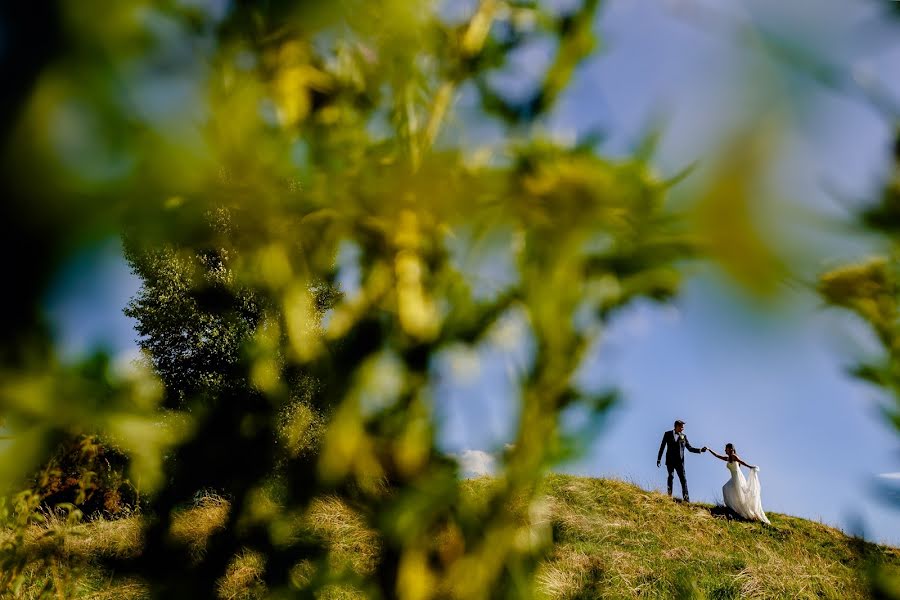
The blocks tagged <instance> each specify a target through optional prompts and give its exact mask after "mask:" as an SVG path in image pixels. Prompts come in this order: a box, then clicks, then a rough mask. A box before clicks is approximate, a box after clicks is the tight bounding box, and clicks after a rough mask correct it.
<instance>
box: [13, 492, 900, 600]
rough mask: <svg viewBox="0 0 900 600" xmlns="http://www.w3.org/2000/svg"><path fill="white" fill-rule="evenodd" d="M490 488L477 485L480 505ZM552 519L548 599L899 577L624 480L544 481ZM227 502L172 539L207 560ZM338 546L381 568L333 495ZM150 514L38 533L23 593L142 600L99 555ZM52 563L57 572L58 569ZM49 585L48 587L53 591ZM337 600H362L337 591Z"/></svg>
mask: <svg viewBox="0 0 900 600" xmlns="http://www.w3.org/2000/svg"><path fill="white" fill-rule="evenodd" d="M491 485H492V480H491V479H489V478H482V479H477V480H472V481H469V482H467V487H468V492H469V494H470V495H471V499H472V500H474V501H476V502H477V501H478V498H479V497H481V496H484V492H485V491H486V490H487V489H488V488H489V486H491ZM546 494H547V503H546V513H545V517H544V518H545V519H547V521H548V523H549V526H550V528H551V530H552V534H553V539H554V542H555V544H554V547H553V550H552V552H551V553H550V555H549V557H548V558H547V560H546V561H545V562H544V563H543V564H542V566H541V567H540V570H539V572H538V582H539V586H540V589H541V591H542V593H543V594H544V595H546V597H548V598H569V599H580V598H673V597H682V598H714V599H724V598H834V599H849V598H866V597H869V595H870V592H869V587H868V585H869V583H868V580H867V579H866V576H865V574H866V572H867V570H868V569H872V568H874V565H879V567H878V568H879V569H880V572H881V574H882V577H884V576H886V575H887V576H892V577H893V578H894V579H895V580H896V579H898V576H900V550H898V549H896V548H890V547H884V546H877V545H875V544H870V543H866V542H863V541H862V540H859V539H856V538H851V537H848V536H846V535H844V534H843V533H842V532H840V531H839V530H837V529H834V528H831V527H827V526H825V525H822V524H819V523H815V522H812V521H808V520H805V519H800V518H796V517H789V516H785V515H779V514H772V513H769V518H770V519H771V521H772V526H771V527H767V526H764V525H762V524H760V523H749V522H743V521H740V520H734V519H731V518H730V517H729V516H728V515H727V514H726V513H725V512H724V510H723V509H721V508H720V507H715V506H711V505H707V504H689V505H686V504H681V503H677V502H673V501H672V500H671V499H669V498H667V497H665V496H663V495H661V494H658V493H655V492H647V491H644V490H642V489H640V488H639V487H637V486H635V485H632V484H629V483H624V482H621V481H615V480H606V479H589V478H579V477H571V476H562V475H554V476H551V477H550V478H549V479H548V481H547V484H546ZM227 511H228V504H227V503H226V502H224V501H222V500H220V499H217V498H207V499H205V500H204V501H203V502H201V503H200V504H199V505H198V506H196V507H193V508H190V509H188V510H186V511H185V512H184V513H182V514H181V515H180V516H179V517H178V518H177V519H176V520H175V523H174V526H173V529H172V535H173V536H175V537H177V538H180V539H182V540H185V541H187V542H189V543H190V544H192V545H193V547H194V549H195V551H196V552H198V553H199V552H202V551H203V547H204V544H205V540H206V538H207V537H208V536H209V535H210V533H211V532H213V531H214V530H215V529H216V528H217V527H219V526H220V525H221V523H222V522H223V520H224V517H225V515H226V514H227ZM308 518H309V523H310V525H311V526H313V527H315V528H318V529H319V531H320V532H321V533H323V534H324V536H325V537H326V539H329V540H330V541H331V544H332V548H331V560H332V561H334V564H335V565H336V567H337V566H347V567H349V568H352V569H353V570H355V571H357V572H367V571H370V570H371V569H373V568H374V565H375V562H376V560H377V543H376V540H375V537H374V536H373V535H372V534H371V533H370V532H368V531H367V530H366V529H365V528H364V527H363V525H362V523H361V521H360V520H359V519H358V518H357V517H356V516H355V515H354V514H353V513H351V512H350V511H349V510H348V509H347V508H346V507H345V506H344V505H342V504H341V503H340V502H339V501H337V500H335V499H324V500H320V501H318V502H316V504H315V505H314V506H313V508H312V511H311V514H310V515H309V517H308ZM140 530H141V523H140V517H138V516H135V517H131V518H129V519H122V520H118V521H108V522H107V521H97V522H92V523H85V524H78V525H67V524H65V523H62V522H59V521H56V522H52V523H50V524H49V525H46V526H42V527H35V528H33V530H31V531H29V534H28V537H27V544H26V548H27V549H28V551H29V552H33V553H35V554H36V555H41V556H44V557H50V559H49V560H48V561H47V562H45V563H44V565H42V566H39V567H35V568H33V569H32V570H31V572H29V573H28V577H27V579H26V584H25V585H24V586H23V587H22V588H21V589H20V590H19V591H18V594H17V595H18V596H19V597H23V598H25V597H32V596H33V595H34V594H35V593H36V592H37V591H38V590H39V589H41V588H45V586H52V587H53V589H56V590H59V592H60V594H59V595H60V597H67V598H74V597H82V598H123V599H127V598H142V597H144V595H145V592H144V587H143V585H142V584H141V583H140V582H139V581H125V582H122V581H116V582H115V583H113V582H112V580H111V578H110V576H109V574H108V573H103V572H102V571H101V569H100V568H99V567H98V566H97V561H98V559H99V558H100V557H103V556H111V555H118V556H123V555H128V554H131V553H134V552H138V551H139V549H140ZM48 565H49V568H48ZM261 565H262V560H261V557H259V556H256V555H254V554H252V553H249V552H248V553H245V554H243V555H241V556H238V557H236V558H235V561H234V563H233V564H232V567H231V568H230V569H229V572H228V574H227V576H226V577H225V578H224V579H223V580H222V583H221V587H220V589H219V594H220V596H221V597H223V598H253V597H262V596H264V595H265V594H264V592H265V590H264V589H263V588H262V584H261V583H260V580H259V573H260V569H261ZM45 589H46V588H45ZM325 596H326V597H330V598H355V597H359V596H358V595H357V594H355V593H353V591H352V590H348V589H341V588H338V587H335V588H334V589H332V590H328V592H327V593H326V594H325Z"/></svg>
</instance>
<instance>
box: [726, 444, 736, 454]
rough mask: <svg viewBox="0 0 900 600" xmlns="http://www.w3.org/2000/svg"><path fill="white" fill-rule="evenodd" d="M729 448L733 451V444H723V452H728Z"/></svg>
mask: <svg viewBox="0 0 900 600" xmlns="http://www.w3.org/2000/svg"><path fill="white" fill-rule="evenodd" d="M729 448H731V451H732V452H734V444H732V443H731V442H728V443H727V444H725V452H728V449H729Z"/></svg>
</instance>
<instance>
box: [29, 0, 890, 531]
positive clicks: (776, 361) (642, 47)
mask: <svg viewBox="0 0 900 600" xmlns="http://www.w3.org/2000/svg"><path fill="white" fill-rule="evenodd" d="M785 5H787V6H785ZM873 6H875V3H869V2H861V1H860V2H851V1H848V0H828V1H826V0H796V1H795V2H791V3H783V2H776V1H775V0H757V1H755V2H750V3H746V4H745V3H737V2H724V1H722V2H718V1H717V2H713V1H712V0H708V1H701V0H697V1H691V0H670V1H668V2H660V1H659V0H611V1H609V2H608V3H607V4H606V8H605V9H604V10H603V12H602V14H601V18H600V20H599V21H598V24H597V27H598V31H599V32H600V34H601V38H602V45H603V51H602V52H601V54H599V55H598V57H597V58H596V59H593V60H592V61H590V62H589V63H588V64H587V65H585V66H584V67H583V68H582V69H581V70H580V71H579V73H578V75H577V79H576V81H575V82H574V85H573V88H572V89H571V90H570V92H569V93H568V94H567V95H566V96H565V97H564V98H563V99H562V102H561V105H560V107H559V109H558V110H557V111H556V112H555V113H554V115H553V117H552V119H550V121H549V122H548V124H547V126H548V128H549V129H550V130H551V131H552V132H553V133H554V134H555V135H559V136H563V137H567V136H575V135H577V134H579V133H583V132H585V131H590V130H595V129H597V128H599V129H602V130H603V131H604V132H605V133H606V135H607V137H606V139H605V141H604V143H603V149H604V151H606V152H608V153H612V154H614V155H615V154H620V155H624V154H627V152H628V151H629V150H630V149H632V148H633V147H634V146H635V144H636V143H637V141H638V139H639V138H640V136H641V135H642V133H643V132H644V131H646V129H647V127H648V126H649V124H650V123H652V122H654V119H659V118H664V119H665V120H664V121H661V123H662V124H663V125H664V127H665V135H664V137H663V140H662V143H661V145H660V149H659V153H658V155H657V157H656V159H655V163H656V165H657V166H658V168H659V169H660V170H661V171H662V172H663V173H673V172H675V171H676V170H678V169H679V168H681V167H683V166H684V165H686V164H688V163H690V162H691V161H693V160H694V159H696V158H698V157H702V156H704V155H706V154H708V153H709V152H711V151H714V149H715V148H716V147H717V144H718V143H719V142H721V141H722V139H723V137H724V136H725V135H727V134H728V133H729V132H733V131H738V130H741V129H742V128H743V129H746V127H747V126H748V125H749V126H753V125H755V124H756V123H757V122H763V121H765V120H766V119H767V118H769V117H770V116H771V115H772V114H775V115H776V118H777V119H778V122H779V123H781V124H782V126H781V127H780V130H781V131H782V135H783V138H782V139H783V142H784V143H783V145H782V147H783V148H784V150H782V153H783V155H782V156H780V157H779V160H778V161H777V163H776V167H775V168H773V169H772V172H771V174H770V180H769V181H768V182H767V185H768V186H769V187H768V188H767V189H768V190H769V191H771V198H770V199H768V200H767V201H768V202H770V203H773V209H777V210H779V211H781V212H782V214H788V215H790V214H793V212H794V211H797V212H798V214H800V215H801V216H803V214H806V213H802V211H803V210H807V209H811V210H814V211H815V212H816V213H817V214H822V215H826V216H834V217H838V218H840V217H846V216H847V215H848V214H849V211H850V210H851V209H852V208H853V207H854V206H857V205H858V204H857V203H858V200H857V199H860V198H865V197H867V195H871V194H872V193H873V192H874V191H875V190H876V189H877V186H878V185H879V183H880V181H881V179H880V178H882V177H883V176H884V174H885V173H886V172H887V168H888V163H887V161H886V148H887V145H888V144H889V142H890V133H891V128H890V124H889V123H888V121H887V120H886V119H885V118H884V116H883V115H882V114H880V113H879V112H878V111H877V110H875V109H874V108H872V105H871V103H870V102H868V101H866V100H865V99H864V96H866V95H870V96H877V97H880V96H881V95H887V96H888V97H890V96H891V95H893V97H894V98H897V99H900V79H898V78H896V77H893V78H891V77H889V76H887V74H891V73H898V72H900V43H890V42H883V41H882V40H883V39H887V38H886V37H885V36H883V35H882V33H883V32H884V31H885V26H884V25H883V24H882V23H881V22H880V21H878V20H877V19H873V18H872V17H871V15H872V14H873V13H872V8H871V7H873ZM812 12H814V13H815V14H816V17H817V18H816V20H815V22H813V20H812V19H810V18H809V14H812ZM745 30H746V31H751V32H753V31H757V32H758V31H759V30H765V31H768V32H771V35H773V36H775V37H777V36H778V35H779V32H781V31H785V32H790V34H791V36H792V37H791V39H792V40H793V41H794V42H795V43H796V44H797V45H798V46H800V47H801V48H803V49H807V50H809V51H810V52H811V53H812V54H814V55H816V56H824V57H825V58H826V59H827V60H828V61H829V62H831V63H833V64H835V65H837V66H838V67H840V68H841V70H842V71H844V72H847V73H850V74H851V75H852V77H853V79H852V85H851V88H852V90H851V92H850V93H844V92H840V93H839V92H836V91H834V90H831V89H828V88H827V87H823V86H821V85H819V84H818V83H816V82H815V81H809V80H807V79H805V78H804V77H802V76H799V75H797V74H796V73H795V72H793V71H791V70H790V69H787V68H784V67H783V66H782V65H781V64H780V63H779V62H778V61H777V60H773V59H772V58H771V57H770V56H767V55H766V53H765V52H764V51H761V50H760V49H759V46H758V45H754V42H753V39H754V38H753V36H750V37H749V38H747V36H744V37H742V38H740V39H744V42H742V43H735V41H734V39H735V35H734V32H735V31H745ZM893 33H894V34H896V33H898V32H897V31H894V32H893ZM738 37H740V36H738ZM748 39H749V40H750V41H747V40H748ZM894 39H900V36H896V35H895V37H894ZM525 62H526V63H527V61H525ZM525 68H527V64H526V67H525ZM760 81H763V82H765V83H766V85H761V84H760ZM689 191H690V182H687V183H686V185H685V186H684V193H688V192H689ZM803 222H804V220H803V219H799V218H798V219H797V220H796V222H790V219H788V222H785V223H780V224H779V225H780V227H783V230H782V231H781V239H783V240H787V241H786V242H785V243H784V244H785V251H786V252H790V253H793V254H792V257H793V258H795V259H796V260H797V263H798V264H799V265H800V268H801V270H803V269H806V270H808V271H809V272H811V273H813V272H816V271H817V270H821V269H822V268H824V267H825V266H827V265H828V264H835V263H836V262H838V261H840V260H842V259H846V258H850V257H854V256H859V255H863V254H865V253H866V252H868V251H870V250H871V249H872V248H873V243H872V241H871V240H865V239H861V238H855V237H850V236H848V235H846V234H845V233H843V232H838V231H832V232H830V233H812V232H810V231H808V230H806V229H804V226H803V224H802V223H803ZM791 240H800V242H799V243H795V246H796V247H792V246H791V244H790V243H789V242H790V241H791ZM137 289H138V282H137V281H136V279H135V278H134V277H133V276H132V275H131V274H130V273H129V271H128V268H127V265H125V264H124V263H123V261H122V258H121V252H120V249H119V246H118V243H117V242H116V241H103V242H99V243H98V244H97V245H95V246H93V247H91V248H87V249H85V251H84V252H83V253H82V254H80V255H78V256H76V257H75V258H74V259H73V260H72V261H71V262H70V263H69V264H68V265H66V266H65V267H64V268H63V270H62V271H61V272H60V274H59V276H58V278H57V280H56V282H55V283H54V285H53V286H52V287H51V289H50V290H48V292H47V302H46V305H47V311H48V316H49V317H50V319H51V322H52V323H54V324H55V325H56V327H57V330H58V335H59V338H60V340H61V341H62V344H63V347H64V348H65V349H66V351H67V352H69V353H70V354H78V353H82V352H85V351H87V350H89V349H90V348H92V347H96V346H98V345H99V346H102V347H105V348H107V349H108V350H110V351H111V352H112V353H113V354H115V355H117V356H121V357H123V360H127V359H128V357H130V356H133V355H134V352H135V346H134V337H135V333H134V331H133V329H132V326H131V323H130V322H129V321H128V320H127V319H126V318H125V317H124V316H123V315H122V313H121V308H122V307H123V306H124V305H125V303H126V302H127V301H128V299H129V298H130V297H131V296H133V295H134V293H135V292H136V291H137ZM520 329H521V323H517V322H516V320H515V319H510V320H509V321H508V322H507V323H505V324H504V328H503V331H499V332H498V333H497V335H496V336H495V338H494V339H495V340H496V343H495V344H492V345H489V346H488V347H487V348H485V349H484V351H483V353H482V354H481V355H480V356H479V357H478V358H480V359H481V360H480V361H473V360H472V358H473V357H472V356H467V355H466V353H449V354H448V360H447V361H445V363H442V364H441V365H439V366H438V369H443V370H446V372H447V373H449V374H450V375H451V377H450V378H449V381H450V383H448V384H446V385H443V386H441V387H439V388H438V390H437V391H438V399H439V403H440V414H441V418H442V423H443V432H442V444H443V446H444V447H445V449H446V450H448V451H451V452H456V453H460V454H462V453H464V452H466V451H468V456H469V457H470V458H473V460H480V461H482V463H483V464H482V467H485V466H486V463H487V462H488V461H489V460H490V458H489V453H491V452H496V451H497V450H499V449H500V448H502V445H503V444H504V443H506V442H507V441H509V439H510V437H511V431H512V428H513V427H514V417H515V413H514V410H513V408H512V406H511V404H510V402H509V397H510V394H511V393H512V391H513V387H512V384H511V376H512V374H513V373H514V365H515V364H516V363H517V362H521V361H522V360H524V356H523V350H522V349H521V348H519V349H518V350H515V351H512V350H511V348H514V347H515V344H516V340H517V339H519V338H517V335H521V332H520V331H518V330H520ZM517 332H518V333H517ZM875 351H876V346H875V344H874V343H873V340H872V339H871V338H870V336H869V335H868V333H867V332H866V330H865V328H864V327H863V326H861V324H860V323H858V322H856V321H855V320H854V319H853V318H852V317H850V316H848V315H845V314H841V313H839V312H837V311H831V310H824V309H822V307H821V306H820V305H819V303H818V301H817V300H816V299H815V298H814V297H813V296H812V295H811V294H810V293H809V292H808V291H805V290H804V289H803V288H802V286H793V287H790V288H788V289H787V290H785V293H784V295H783V297H782V298H781V299H780V300H779V301H778V302H777V303H774V304H772V305H769V306H765V307H762V306H758V305H757V304H756V303H754V302H752V301H751V300H749V299H748V298H746V297H745V296H743V295H742V294H740V293H739V292H738V291H737V290H735V289H734V288H732V287H731V284H729V283H728V282H727V281H726V280H725V279H723V278H722V277H721V276H720V275H719V274H718V273H717V272H716V271H715V269H714V268H712V267H698V268H696V269H694V270H693V271H692V274H691V275H690V277H689V278H688V280H687V282H686V285H685V288H684V290H683V293H682V295H681V297H680V298H679V299H678V301H677V302H676V303H675V305H674V306H668V307H661V306H658V305H654V304H651V303H638V304H636V305H634V306H632V307H630V308H629V309H627V310H626V311H624V312H623V313H621V314H620V315H618V316H617V317H616V319H615V320H614V322H613V323H612V325H611V327H610V329H609V330H608V331H607V332H606V335H605V337H604V340H603V343H602V344H601V345H599V346H598V347H597V348H596V349H595V351H594V352H593V353H592V355H591V358H590V360H589V361H588V363H587V364H586V365H585V368H584V370H583V373H582V381H583V383H584V384H585V385H586V386H601V385H605V384H616V385H618V387H619V388H620V389H621V390H622V392H623V402H622V403H621V404H620V405H619V406H618V407H617V408H616V409H615V410H614V412H613V413H612V414H611V415H610V418H609V420H608V422H607V424H606V427H605V428H604V429H603V431H602V434H601V435H598V436H597V438H596V440H595V442H594V443H593V444H592V445H591V447H590V448H589V451H588V452H587V454H586V455H585V456H584V457H583V458H582V459H580V460H578V461H576V462H574V463H572V464H570V465H567V466H566V470H568V471H570V472H574V473H579V474H584V475H592V476H615V477H620V478H624V479H630V480H633V481H635V482H637V483H639V484H641V485H642V486H644V487H647V488H655V489H663V487H664V485H665V484H664V482H665V472H664V470H662V469H660V470H657V469H656V466H655V456H656V449H657V447H658V444H659V439H660V437H661V435H662V432H663V431H664V430H665V429H668V428H671V423H672V421H673V420H674V419H675V418H681V419H684V420H685V421H687V433H688V435H689V437H690V439H691V441H692V443H694V444H695V445H698V446H699V445H704V444H705V445H710V446H713V447H715V448H718V449H721V448H722V446H724V443H725V442H727V441H730V442H733V443H734V444H735V445H736V446H737V448H738V451H739V452H740V453H741V454H742V455H743V456H744V458H745V459H746V460H748V461H750V462H752V463H756V464H759V465H760V467H761V474H760V476H761V481H762V485H763V502H764V506H765V507H766V508H767V509H768V510H772V511H776V512H785V513H790V514H796V515H800V516H804V517H807V518H813V519H821V520H823V521H825V522H828V523H831V524H836V525H839V526H843V527H847V528H855V527H856V523H857V522H858V520H860V519H861V520H862V522H863V523H864V525H865V528H866V529H865V532H866V534H867V535H868V536H869V537H871V538H874V539H878V540H883V541H888V542H891V543H893V544H895V545H900V512H897V511H894V510H891V509H890V508H887V507H884V506H882V505H881V504H879V502H878V500H877V499H876V498H875V497H874V496H873V494H872V493H871V489H870V485H871V483H872V482H873V481H874V480H875V478H876V477H877V475H878V474H881V473H890V472H896V471H900V460H898V457H900V454H898V449H900V448H898V440H900V438H898V437H897V436H896V435H895V434H894V433H892V432H891V431H890V430H889V429H888V427H887V426H886V424H885V422H884V421H883V419H882V418H881V417H880V416H879V415H878V413H877V406H878V403H879V402H881V401H884V398H881V397H879V395H878V392H877V391H876V390H874V389H872V388H870V387H867V386H865V385H863V384H860V383H858V382H855V381H853V380H852V379H850V378H849V377H847V376H846V375H845V369H846V367H848V366H849V365H851V364H852V363H853V362H854V361H855V360H857V359H858V358H859V357H862V356H865V355H866V353H872V352H875ZM687 471H688V477H689V482H690V487H691V492H692V494H691V495H692V498H693V499H695V500H701V501H715V500H716V499H717V498H720V497H721V485H722V484H723V483H724V482H725V480H726V479H727V476H728V474H727V471H726V469H725V467H724V463H721V462H719V461H717V460H715V459H713V458H711V457H709V455H703V456H697V455H691V456H690V457H689V458H688V464H687ZM676 488H677V483H676Z"/></svg>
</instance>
